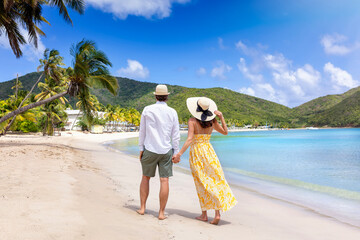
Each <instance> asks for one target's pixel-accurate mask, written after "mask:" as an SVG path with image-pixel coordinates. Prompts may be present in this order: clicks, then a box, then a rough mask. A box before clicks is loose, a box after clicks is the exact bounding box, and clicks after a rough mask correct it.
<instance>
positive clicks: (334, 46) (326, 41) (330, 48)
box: [320, 34, 360, 55]
mask: <svg viewBox="0 0 360 240" xmlns="http://www.w3.org/2000/svg"><path fill="white" fill-rule="evenodd" d="M346 41H347V37H346V36H344V35H340V34H333V35H325V36H323V38H322V39H321V41H320V43H321V45H322V46H323V47H324V51H325V53H327V54H333V55H346V54H348V53H350V52H352V51H354V50H356V49H358V48H360V43H358V42H357V43H355V44H353V45H348V46H346V45H345V42H346Z"/></svg>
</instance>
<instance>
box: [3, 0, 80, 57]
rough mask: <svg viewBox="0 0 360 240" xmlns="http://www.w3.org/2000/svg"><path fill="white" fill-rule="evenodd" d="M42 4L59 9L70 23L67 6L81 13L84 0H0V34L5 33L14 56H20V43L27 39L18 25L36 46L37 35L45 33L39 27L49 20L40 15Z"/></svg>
mask: <svg viewBox="0 0 360 240" xmlns="http://www.w3.org/2000/svg"><path fill="white" fill-rule="evenodd" d="M44 5H50V6H54V7H57V8H58V9H59V14H60V15H62V16H63V18H64V19H65V21H67V22H69V23H71V24H72V20H71V18H70V16H69V13H68V10H67V7H70V8H71V9H73V10H75V11H77V12H78V13H80V14H82V13H83V12H84V9H85V1H84V0H1V1H0V35H2V34H5V36H7V38H8V40H9V44H10V47H11V49H12V50H13V52H14V54H15V56H16V57H21V56H22V51H21V45H23V44H26V43H27V40H26V39H25V37H24V36H23V33H22V32H21V29H20V26H22V27H23V28H25V30H26V31H27V33H28V35H29V41H30V42H32V43H33V44H34V46H35V47H37V43H38V35H43V36H44V35H45V33H44V32H43V31H42V30H41V29H40V28H39V25H40V24H41V23H43V22H45V23H48V24H49V22H48V21H47V20H46V19H45V18H44V17H43V16H42V8H43V6H44Z"/></svg>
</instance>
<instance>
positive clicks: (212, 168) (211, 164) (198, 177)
mask: <svg viewBox="0 0 360 240" xmlns="http://www.w3.org/2000/svg"><path fill="white" fill-rule="evenodd" d="M186 104H187V107H188V109H189V111H190V113H191V114H192V115H193V116H194V118H190V119H189V129H188V137H187V140H186V142H185V143H184V146H183V147H182V148H181V150H180V151H179V153H178V154H176V155H175V156H174V162H175V163H177V162H179V161H180V156H181V155H182V154H183V153H184V152H185V151H186V150H187V149H188V147H189V146H191V147H190V159H189V161H190V168H191V173H192V175H193V178H194V182H195V186H196V191H197V194H198V197H199V201H200V206H201V211H202V214H201V215H200V216H199V217H197V218H196V219H198V220H201V221H206V222H207V221H208V217H207V210H210V209H214V210H215V218H214V219H213V221H211V222H210V223H211V224H215V225H217V224H218V223H219V221H220V210H221V211H224V212H225V211H227V210H229V209H230V208H232V207H233V206H235V204H236V203H237V201H236V199H235V197H234V195H233V193H232V191H231V189H230V187H229V185H228V183H227V182H226V180H225V177H224V172H223V170H222V168H221V165H220V162H219V159H218V158H217V156H216V153H215V151H214V149H213V147H212V145H211V144H210V142H209V140H210V137H211V133H212V131H213V129H215V130H216V131H217V132H219V133H221V134H223V135H227V134H228V130H227V127H226V123H225V119H224V117H223V115H222V113H221V112H220V111H217V107H216V104H215V102H214V101H212V100H211V99H209V98H205V97H195V98H188V99H187V101H186ZM216 116H218V117H219V119H220V120H221V125H220V124H219V123H218V121H217V120H216V119H215V117H216Z"/></svg>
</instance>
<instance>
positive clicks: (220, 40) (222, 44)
mask: <svg viewBox="0 0 360 240" xmlns="http://www.w3.org/2000/svg"><path fill="white" fill-rule="evenodd" d="M218 44H219V48H220V49H225V48H226V47H225V46H224V40H223V39H222V38H221V37H219V38H218Z"/></svg>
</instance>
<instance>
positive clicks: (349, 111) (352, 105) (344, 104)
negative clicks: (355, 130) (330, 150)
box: [291, 87, 360, 127]
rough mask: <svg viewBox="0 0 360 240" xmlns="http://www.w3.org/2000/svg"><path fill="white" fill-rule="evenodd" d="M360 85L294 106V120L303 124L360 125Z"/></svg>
mask: <svg viewBox="0 0 360 240" xmlns="http://www.w3.org/2000/svg"><path fill="white" fill-rule="evenodd" d="M359 101H360V87H356V88H353V89H350V90H349V91H347V92H345V93H343V94H336V95H328V96H325V97H319V98H316V99H314V100H311V101H309V102H307V103H304V104H302V105H300V106H298V107H296V108H293V113H292V116H291V117H292V120H293V122H296V123H297V124H299V125H303V126H312V125H315V126H331V127H345V126H353V127H359V126H360V122H359V121H360V120H359V119H360V113H359V111H360V102H359Z"/></svg>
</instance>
